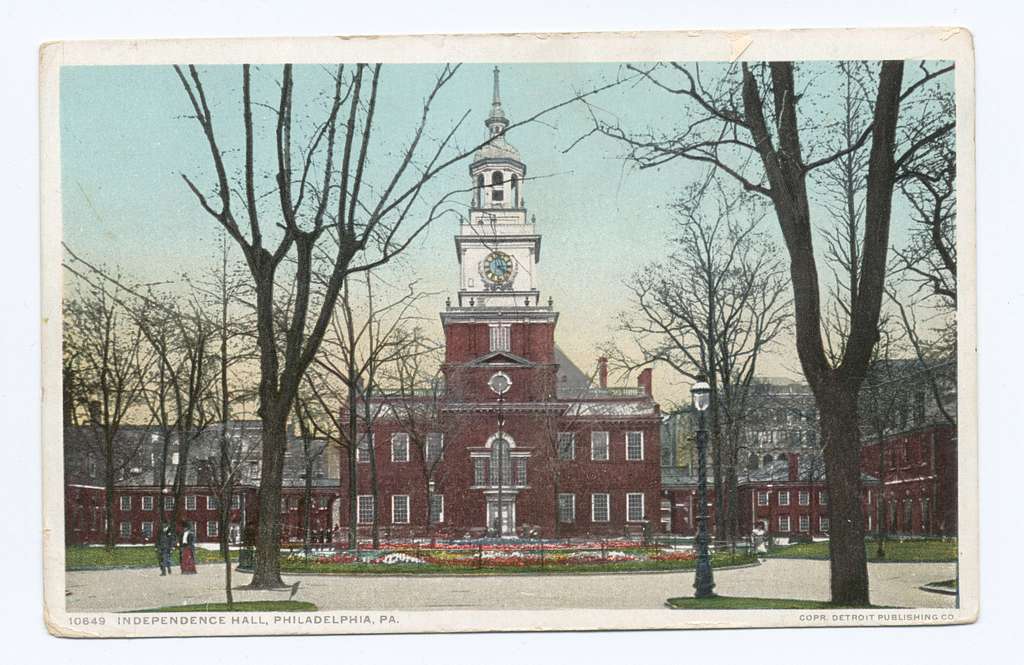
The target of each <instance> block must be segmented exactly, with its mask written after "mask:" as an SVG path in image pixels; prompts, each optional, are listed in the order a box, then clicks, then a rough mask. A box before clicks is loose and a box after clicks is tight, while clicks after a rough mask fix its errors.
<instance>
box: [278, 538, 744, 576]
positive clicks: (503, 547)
mask: <svg viewBox="0 0 1024 665" xmlns="http://www.w3.org/2000/svg"><path fill="white" fill-rule="evenodd" d="M548 545H549V544H548V543H544V544H537V545H534V544H530V545H528V546H525V547H524V546H523V545H522V544H519V545H516V544H500V543H498V544H487V545H484V544H480V543H465V544H461V543H451V544H447V545H446V546H444V547H422V546H419V545H415V544H414V545H413V546H412V547H401V548H392V547H387V548H383V549H379V550H364V551H359V552H353V551H342V552H335V553H332V554H329V555H323V554H318V555H313V556H310V557H308V558H307V557H306V556H305V555H304V554H302V553H295V554H293V555H291V556H288V557H286V558H285V559H284V560H283V561H282V570H284V571H285V572H289V571H290V572H325V573H394V572H399V573H406V572H409V573H424V572H426V573H438V574H445V573H476V572H487V571H506V572H602V571H609V572H610V571H626V570H676V569H678V570H686V569H690V568H693V566H694V565H695V555H694V552H693V551H692V550H675V549H661V548H642V547H637V546H635V545H633V546H632V547H623V548H616V549H610V548H607V547H604V548H602V547H598V548H586V547H584V545H585V544H583V543H581V544H572V545H567V544H565V543H557V544H555V543H551V544H550V545H551V547H549V546H548ZM713 561H714V565H716V566H723V565H743V564H747V563H753V562H755V561H756V559H755V558H754V557H753V556H751V555H748V554H738V555H732V554H730V553H728V552H721V553H718V554H716V555H714V559H713Z"/></svg>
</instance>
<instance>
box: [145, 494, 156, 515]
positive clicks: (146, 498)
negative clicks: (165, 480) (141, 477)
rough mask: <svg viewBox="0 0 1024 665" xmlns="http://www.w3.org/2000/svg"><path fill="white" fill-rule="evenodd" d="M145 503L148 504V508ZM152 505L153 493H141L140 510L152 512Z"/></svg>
mask: <svg viewBox="0 0 1024 665" xmlns="http://www.w3.org/2000/svg"><path fill="white" fill-rule="evenodd" d="M147 503H148V504H149V508H147V507H146V504H147ZM153 505H154V504H153V495H151V494H143V495H142V512H144V513H151V512H153Z"/></svg>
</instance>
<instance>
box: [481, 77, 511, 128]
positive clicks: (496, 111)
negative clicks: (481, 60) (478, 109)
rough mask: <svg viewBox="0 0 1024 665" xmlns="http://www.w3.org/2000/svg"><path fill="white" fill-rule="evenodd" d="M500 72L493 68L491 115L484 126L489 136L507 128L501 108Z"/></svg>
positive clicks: (506, 120)
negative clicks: (488, 131)
mask: <svg viewBox="0 0 1024 665" xmlns="http://www.w3.org/2000/svg"><path fill="white" fill-rule="evenodd" d="M500 76H501V71H500V70H499V69H498V68H497V66H495V68H494V97H493V98H492V100H491V115H489V116H488V117H487V120H486V121H484V124H485V125H487V129H489V130H490V131H491V135H492V136H493V135H494V134H497V133H498V132H500V131H502V130H504V129H505V128H506V127H508V118H506V117H505V111H504V110H503V109H502V108H501V83H500V79H499V77H500Z"/></svg>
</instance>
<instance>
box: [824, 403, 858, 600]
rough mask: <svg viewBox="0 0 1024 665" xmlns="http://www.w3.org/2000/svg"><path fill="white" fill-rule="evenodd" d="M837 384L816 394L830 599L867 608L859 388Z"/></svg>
mask: <svg viewBox="0 0 1024 665" xmlns="http://www.w3.org/2000/svg"><path fill="white" fill-rule="evenodd" d="M844 388H846V387H845V386H842V387H833V388H831V389H827V390H821V391H819V392H818V394H817V403H818V412H819V414H820V418H821V434H822V439H823V441H822V444H823V445H822V449H823V453H824V458H825V470H826V473H827V478H828V493H829V497H828V502H829V515H830V518H831V519H830V533H829V548H830V557H829V561H830V573H831V589H832V602H833V603H836V604H838V605H848V606H855V607H865V606H867V605H868V604H869V602H870V601H869V597H868V564H867V556H866V553H865V549H864V517H863V513H862V507H861V494H862V488H861V480H860V468H861V466H860V430H859V428H858V418H857V391H856V390H849V389H844Z"/></svg>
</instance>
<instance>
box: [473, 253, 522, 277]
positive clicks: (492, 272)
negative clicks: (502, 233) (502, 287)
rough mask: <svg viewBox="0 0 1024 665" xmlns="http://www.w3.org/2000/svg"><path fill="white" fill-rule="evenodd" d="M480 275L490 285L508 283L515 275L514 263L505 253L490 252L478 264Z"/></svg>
mask: <svg viewBox="0 0 1024 665" xmlns="http://www.w3.org/2000/svg"><path fill="white" fill-rule="evenodd" d="M480 274H481V275H482V276H483V278H484V279H486V280H487V281H488V282H490V283H491V284H505V283H508V282H510V281H511V280H512V277H513V275H514V274H515V261H513V260H512V257H511V256H509V255H508V254H506V253H505V252H498V251H494V252H491V253H490V254H488V255H487V256H486V257H485V258H484V260H483V261H481V262H480Z"/></svg>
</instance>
